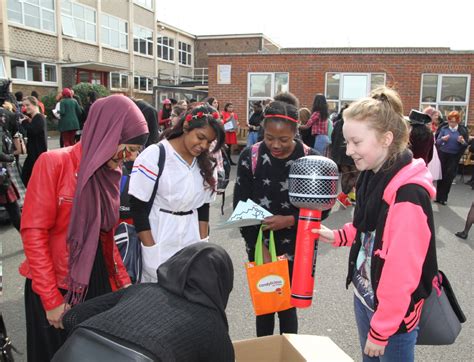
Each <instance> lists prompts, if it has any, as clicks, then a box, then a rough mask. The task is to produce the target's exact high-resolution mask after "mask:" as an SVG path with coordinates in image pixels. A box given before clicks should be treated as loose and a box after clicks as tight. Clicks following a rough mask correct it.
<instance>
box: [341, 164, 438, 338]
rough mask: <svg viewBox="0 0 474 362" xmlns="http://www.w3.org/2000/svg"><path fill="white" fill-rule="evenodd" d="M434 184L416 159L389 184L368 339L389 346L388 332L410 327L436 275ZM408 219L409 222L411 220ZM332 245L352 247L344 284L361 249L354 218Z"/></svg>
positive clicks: (377, 251)
mask: <svg viewBox="0 0 474 362" xmlns="http://www.w3.org/2000/svg"><path fill="white" fill-rule="evenodd" d="M435 194H436V189H435V188H434V186H433V184H432V177H431V174H430V173H429V171H428V170H427V168H426V166H425V163H424V161H423V160H421V159H415V160H412V161H411V162H410V163H409V164H408V165H406V166H405V167H403V168H402V169H401V170H400V171H399V172H398V173H396V174H395V176H394V177H393V178H392V180H391V181H390V182H389V183H388V185H387V187H386V188H385V190H384V192H383V206H382V208H381V212H380V214H379V216H378V219H377V226H376V237H375V241H374V247H373V254H372V264H371V281H372V288H373V290H374V294H375V308H374V311H375V312H374V315H373V318H372V320H371V322H370V327H371V328H370V331H369V335H368V339H369V340H370V341H371V342H373V343H376V344H378V345H387V343H388V339H389V337H390V336H392V335H394V334H398V333H405V332H410V331H412V330H413V329H414V328H415V327H416V326H417V325H418V322H419V319H420V314H421V309H422V306H423V303H424V301H425V299H426V298H427V297H428V296H429V295H430V293H431V288H432V283H433V279H434V278H435V276H436V275H437V271H438V266H437V261H436V244H435V232H434V230H435V228H434V221H433V211H432V208H431V199H433V198H434V197H435ZM407 220H410V222H407ZM334 236H335V241H334V244H333V245H334V246H351V250H350V254H349V270H348V275H347V280H346V287H348V286H349V284H350V283H351V280H352V276H353V274H354V270H355V265H356V260H357V255H358V253H359V250H360V246H361V241H360V231H358V230H357V229H356V228H355V227H354V225H353V224H352V223H348V224H346V225H344V227H343V228H342V229H340V230H335V231H334Z"/></svg>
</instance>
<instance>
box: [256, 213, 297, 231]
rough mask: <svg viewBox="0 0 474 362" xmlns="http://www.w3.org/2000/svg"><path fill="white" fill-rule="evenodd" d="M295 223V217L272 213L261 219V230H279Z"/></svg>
mask: <svg viewBox="0 0 474 362" xmlns="http://www.w3.org/2000/svg"><path fill="white" fill-rule="evenodd" d="M294 224H295V218H294V217H293V216H291V215H288V216H284V215H273V216H269V217H266V218H265V219H263V230H273V231H277V230H281V229H284V228H289V227H292V226H293V225H294Z"/></svg>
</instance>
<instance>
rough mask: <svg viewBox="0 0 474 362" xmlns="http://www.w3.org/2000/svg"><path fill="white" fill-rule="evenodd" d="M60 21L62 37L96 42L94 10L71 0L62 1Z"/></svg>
mask: <svg viewBox="0 0 474 362" xmlns="http://www.w3.org/2000/svg"><path fill="white" fill-rule="evenodd" d="M61 21H62V24H63V34H64V35H67V36H70V37H73V38H79V39H81V40H86V41H90V42H93V43H95V42H96V35H97V32H96V12H95V10H94V9H92V8H89V7H86V6H84V5H80V4H77V3H75V2H72V1H71V0H63V1H62V5H61Z"/></svg>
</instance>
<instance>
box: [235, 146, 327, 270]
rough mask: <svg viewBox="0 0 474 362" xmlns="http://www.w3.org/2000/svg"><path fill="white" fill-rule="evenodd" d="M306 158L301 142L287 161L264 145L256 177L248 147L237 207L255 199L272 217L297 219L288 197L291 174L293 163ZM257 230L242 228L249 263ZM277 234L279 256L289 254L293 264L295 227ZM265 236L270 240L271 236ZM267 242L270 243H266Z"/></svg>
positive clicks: (239, 173) (238, 181) (241, 162)
mask: <svg viewBox="0 0 474 362" xmlns="http://www.w3.org/2000/svg"><path fill="white" fill-rule="evenodd" d="M308 154H309V155H317V154H318V152H317V151H315V150H313V149H311V150H310V151H309V153H308ZM303 156H305V154H304V149H303V144H302V143H301V141H299V140H296V146H295V149H294V151H293V153H292V154H291V155H290V156H289V157H288V158H285V159H279V158H275V157H273V156H272V154H271V152H270V150H269V149H268V148H267V146H266V145H265V142H262V143H261V144H260V149H259V153H258V161H257V165H256V168H255V174H254V175H252V169H251V168H252V166H251V164H252V162H251V147H247V148H246V149H245V150H244V151H243V152H242V154H241V155H240V158H239V163H238V166H237V179H236V182H235V188H234V208H235V207H236V206H237V204H238V203H239V201H241V200H242V201H246V200H247V199H252V200H253V201H254V202H255V203H257V204H259V205H260V206H262V207H264V208H265V209H267V210H268V211H270V212H271V213H272V214H273V215H293V216H294V217H295V220H298V213H299V209H297V208H296V207H294V206H293V205H292V204H291V203H290V199H289V196H288V175H289V173H290V167H291V165H292V163H293V162H294V161H295V160H296V159H298V158H300V157H303ZM258 230H259V226H246V227H243V228H240V232H241V234H242V236H243V238H244V239H245V244H246V247H247V254H248V258H249V260H250V261H253V260H254V256H255V242H256V241H257V234H258ZM274 235H275V245H276V251H277V255H283V254H287V257H288V260H289V261H290V262H291V261H293V257H294V255H295V240H296V225H294V226H292V227H291V228H286V229H282V230H278V231H275V233H274ZM265 236H266V237H268V235H265ZM265 241H266V242H267V240H265ZM290 264H292V263H290Z"/></svg>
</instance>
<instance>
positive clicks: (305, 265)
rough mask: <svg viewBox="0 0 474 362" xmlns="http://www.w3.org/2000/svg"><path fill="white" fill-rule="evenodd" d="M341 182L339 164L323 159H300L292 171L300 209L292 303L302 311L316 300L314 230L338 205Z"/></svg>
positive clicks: (294, 199) (295, 201)
mask: <svg viewBox="0 0 474 362" xmlns="http://www.w3.org/2000/svg"><path fill="white" fill-rule="evenodd" d="M338 179H339V174H338V170H337V165H336V164H335V163H334V162H333V161H332V160H330V159H329V158H326V157H322V156H306V157H302V158H299V159H297V160H296V161H295V162H294V163H293V165H292V166H291V169H290V176H289V181H288V189H289V196H290V202H291V203H292V204H293V206H295V207H297V208H299V209H300V214H299V219H298V229H297V234H296V252H295V260H294V265H293V279H292V286H291V304H292V305H293V306H295V307H298V308H307V307H309V306H310V305H311V301H312V299H313V288H314V270H315V268H316V257H317V253H318V239H319V235H318V234H313V233H311V229H315V228H316V229H319V227H320V225H321V213H322V211H324V210H328V209H330V208H331V207H333V206H334V203H335V202H336V197H337V181H338Z"/></svg>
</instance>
